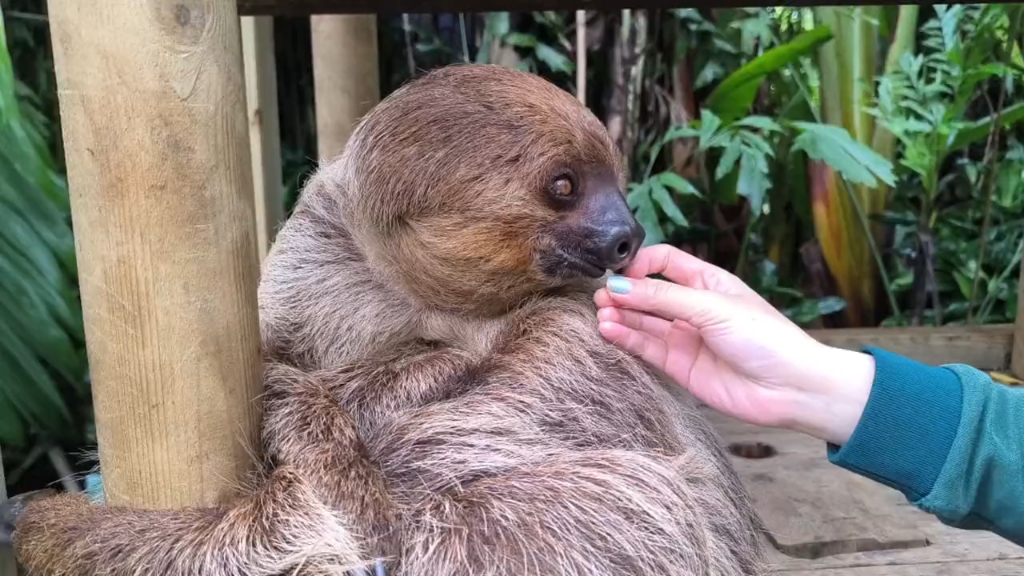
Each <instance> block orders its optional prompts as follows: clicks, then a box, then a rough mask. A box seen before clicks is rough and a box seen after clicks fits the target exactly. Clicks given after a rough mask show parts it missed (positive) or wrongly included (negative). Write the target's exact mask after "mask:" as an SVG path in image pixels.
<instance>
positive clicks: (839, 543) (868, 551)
mask: <svg viewBox="0 0 1024 576" xmlns="http://www.w3.org/2000/svg"><path fill="white" fill-rule="evenodd" d="M704 410H705V413H706V414H707V416H708V418H709V419H710V420H711V421H712V423H713V424H714V426H715V428H716V429H717V430H718V432H719V434H720V436H721V438H722V442H723V443H724V444H725V445H727V446H728V445H733V444H751V443H761V444H763V445H768V446H771V447H772V448H774V450H775V455H774V456H770V457H767V458H759V459H751V458H743V457H739V456H732V459H733V463H734V464H735V466H736V469H737V471H738V473H739V474H740V477H741V479H742V480H743V483H744V485H745V486H746V488H747V490H748V491H749V492H750V494H751V497H752V498H753V499H754V504H755V507H756V508H757V510H758V512H759V513H760V514H761V516H762V517H763V518H764V520H765V523H766V524H767V527H768V529H769V531H770V532H771V534H772V536H773V538H774V540H775V541H776V543H775V544H776V545H773V547H772V564H773V566H772V568H773V569H774V570H777V571H778V573H779V574H787V575H788V574H801V575H803V574H828V575H835V576H839V575H847V574H849V575H851V576H853V575H857V576H876V575H877V576H882V575H893V576H895V575H900V576H902V575H911V574H913V575H925V574H928V575H930V574H936V573H938V574H949V575H950V576H953V575H957V576H959V575H961V574H963V575H965V576H966V575H967V574H973V575H977V576H981V575H985V574H1021V573H1024V572H1020V571H1019V570H1020V568H1021V566H1022V565H1024V564H1022V563H1024V548H1020V547H1019V546H1016V545H1014V544H1013V543H1011V542H1009V541H1007V540H1004V539H1002V538H999V537H998V536H995V535H993V534H990V533H987V532H982V531H965V530H958V529H956V528H950V527H948V526H945V525H943V524H942V523H941V522H939V521H938V519H936V518H935V517H934V516H932V515H930V514H927V513H925V512H922V511H920V510H918V509H917V508H915V507H914V506H913V505H911V504H910V503H909V502H907V500H906V498H905V497H903V495H902V494H900V493H899V492H897V491H896V490H893V489H891V488H888V487H886V486H884V485H882V484H878V483H875V482H873V481H871V480H868V479H866V478H864V477H861V476H858V475H856V474H853V473H851V472H848V471H846V470H843V469H842V468H839V467H838V466H834V465H832V464H831V463H830V462H829V461H828V459H827V457H826V454H825V445H824V443H823V442H821V441H819V440H815V439H813V438H810V437H808V436H804V435H802V434H798V433H795V432H789V431H785V430H777V429H772V428H761V427H757V426H751V425H748V424H744V423H742V422H739V421H737V420H734V419H732V418H728V417H726V416H723V415H721V414H718V413H716V412H713V411H711V410H710V409H706V408H705V409H704ZM956 565H962V566H964V567H970V568H971V569H979V570H980V569H981V568H982V567H983V568H984V571H976V572H972V571H971V570H969V569H967V568H954V566H956ZM936 570H938V571H936ZM943 570H945V571H943Z"/></svg>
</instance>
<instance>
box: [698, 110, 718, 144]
mask: <svg viewBox="0 0 1024 576" xmlns="http://www.w3.org/2000/svg"><path fill="white" fill-rule="evenodd" d="M721 125H722V120H721V119H720V118H719V117H718V116H716V115H715V113H714V112H712V111H711V110H709V109H707V108H701V111H700V128H699V129H698V135H697V138H698V142H699V146H700V147H701V149H706V148H707V147H708V145H709V143H710V141H711V138H712V137H713V136H715V133H716V132H717V131H718V127H719V126H721Z"/></svg>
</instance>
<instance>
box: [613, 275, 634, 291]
mask: <svg viewBox="0 0 1024 576" xmlns="http://www.w3.org/2000/svg"><path fill="white" fill-rule="evenodd" d="M632 287H633V286H632V285H631V284H630V283H629V279H627V278H623V277H622V276H611V277H609V278H608V289H609V290H611V291H612V292H615V293H616V294H628V293H629V289H630V288H632Z"/></svg>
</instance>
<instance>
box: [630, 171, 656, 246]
mask: <svg viewBox="0 0 1024 576" xmlns="http://www.w3.org/2000/svg"><path fill="white" fill-rule="evenodd" d="M631 188H632V190H630V192H629V194H627V195H626V203H627V204H629V207H630V208H632V209H633V212H634V214H635V215H636V221H637V222H639V223H640V226H642V227H643V229H644V233H645V234H646V236H645V237H644V246H650V245H653V244H659V243H661V242H662V241H664V240H665V235H664V233H663V232H662V231H661V223H660V222H659V221H658V211H657V210H656V209H655V208H654V202H653V201H652V200H651V188H650V186H647V185H646V184H634V185H632V186H631Z"/></svg>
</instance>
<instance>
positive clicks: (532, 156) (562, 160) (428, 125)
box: [343, 65, 644, 312]
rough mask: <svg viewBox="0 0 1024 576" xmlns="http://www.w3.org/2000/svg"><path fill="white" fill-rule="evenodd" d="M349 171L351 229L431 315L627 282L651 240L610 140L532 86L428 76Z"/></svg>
mask: <svg viewBox="0 0 1024 576" xmlns="http://www.w3.org/2000/svg"><path fill="white" fill-rule="evenodd" d="M343 163H344V164H345V165H346V166H347V167H348V168H349V170H348V171H347V172H348V174H350V178H351V180H350V181H349V185H348V186H345V189H346V198H345V201H344V205H345V211H346V215H345V219H346V222H347V223H348V224H349V226H350V227H352V229H353V231H354V232H355V233H356V234H357V236H358V237H359V238H360V240H361V241H362V242H363V244H364V245H365V246H366V247H367V248H368V250H369V251H370V252H371V254H372V255H373V256H374V257H375V258H378V259H383V260H385V261H388V262H389V263H390V264H391V265H392V266H393V268H394V269H395V270H397V271H399V274H400V275H401V277H402V278H403V280H404V282H405V284H406V285H407V287H408V289H409V290H410V291H411V292H412V293H414V294H416V295H417V296H418V297H419V298H421V299H422V300H423V301H424V302H425V303H427V304H428V305H433V306H437V307H441V308H447V309H455V310H459V311H464V312H465V311H470V310H476V311H478V312H500V311H501V310H502V309H504V308H507V307H508V306H510V305H512V304H514V303H515V301H517V300H520V299H522V298H524V297H529V296H531V295H533V294H536V293H541V292H543V291H545V290H551V289H558V288H561V287H566V286H573V285H582V284H581V281H586V280H588V279H596V278H600V277H601V276H603V275H604V274H605V273H606V272H607V271H609V270H611V271H614V270H618V269H620V268H623V267H624V266H626V265H627V264H628V263H629V261H630V260H631V259H632V258H633V257H634V256H635V255H636V252H637V250H638V249H639V247H640V245H641V243H642V241H643V238H644V233H643V228H641V226H640V225H639V224H638V223H637V221H636V220H635V218H634V217H633V215H632V213H631V212H630V210H629V207H628V206H627V205H626V201H625V197H624V194H623V187H624V182H623V176H622V169H621V166H620V161H619V155H618V154H617V152H616V150H615V147H614V144H613V143H612V141H611V139H610V138H609V136H608V133H607V131H606V129H605V128H604V126H603V125H602V124H601V122H600V121H599V120H598V119H597V118H596V117H594V115H593V114H591V113H590V112H589V111H588V110H587V109H586V108H585V107H584V106H582V105H581V104H580V103H579V102H578V101H577V100H576V99H575V98H574V97H573V96H572V95H570V94H569V93H567V92H565V91H563V90H561V89H559V88H558V87H556V86H554V85H552V84H551V83H549V82H547V81H546V80H543V79H541V78H539V77H537V76H535V75H532V74H528V73H525V72H519V71H515V70H512V69H508V68H504V67H499V66H470V65H462V66H453V67H448V68H444V69H441V70H438V71H435V72H432V73H430V74H428V75H425V76H424V77H422V78H420V79H418V80H416V81H413V82H411V83H409V84H407V85H406V86H404V87H402V88H401V89H399V90H397V91H396V92H395V93H393V94H392V95H390V96H389V97H388V98H386V99H385V100H384V101H382V102H381V103H380V104H379V105H378V106H377V107H376V108H374V109H373V110H372V111H371V112H370V113H369V114H368V115H367V116H366V117H365V118H364V119H363V121H362V123H361V124H360V126H359V127H358V128H357V129H356V131H355V133H354V134H353V136H352V138H351V140H350V142H349V146H348V147H347V149H346V152H345V154H344V158H343Z"/></svg>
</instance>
